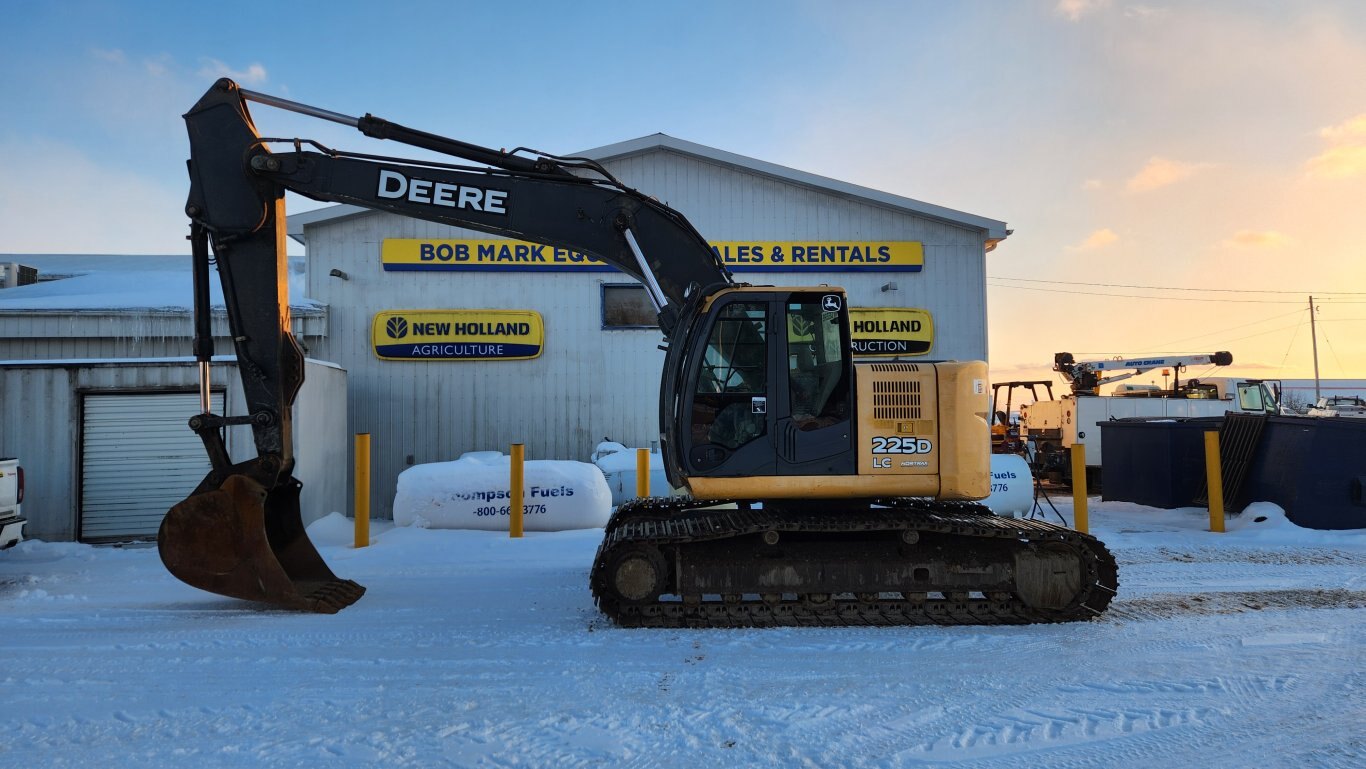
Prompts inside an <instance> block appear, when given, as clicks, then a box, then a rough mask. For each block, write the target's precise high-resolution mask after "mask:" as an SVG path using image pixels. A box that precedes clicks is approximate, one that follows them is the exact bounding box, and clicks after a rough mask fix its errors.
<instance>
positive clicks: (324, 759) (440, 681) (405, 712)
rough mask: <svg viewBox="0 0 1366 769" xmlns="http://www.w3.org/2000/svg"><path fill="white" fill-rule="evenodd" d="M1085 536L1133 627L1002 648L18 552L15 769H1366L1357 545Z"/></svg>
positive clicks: (2, 688)
mask: <svg viewBox="0 0 1366 769" xmlns="http://www.w3.org/2000/svg"><path fill="white" fill-rule="evenodd" d="M1059 507H1060V509H1061V510H1062V512H1063V514H1064V515H1069V516H1070V510H1069V509H1068V508H1067V507H1066V506H1065V505H1063V504H1059ZM1256 517H1263V518H1264V520H1262V521H1261V522H1253V518H1256ZM1091 520H1092V530H1093V532H1094V533H1096V534H1097V535H1099V536H1100V537H1101V538H1102V539H1103V540H1105V541H1106V542H1107V544H1108V545H1109V546H1110V547H1111V549H1112V550H1113V551H1114V552H1115V553H1116V555H1117V557H1118V559H1119V563H1120V579H1121V582H1122V585H1121V589H1120V595H1119V597H1118V599H1117V600H1116V602H1115V604H1114V606H1113V607H1112V609H1111V610H1110V611H1109V612H1108V613H1107V614H1106V615H1105V616H1104V617H1103V618H1101V619H1099V620H1096V621H1093V622H1088V623H1082V624H1071V625H1060V626H1028V627H1001V628H981V627H944V628H923V627H918V628H891V629H887V628H881V629H878V628H822V629H777V630H716V631H677V630H668V631H650V630H620V629H616V628H614V627H612V626H611V625H610V624H608V623H606V622H605V621H604V620H603V619H602V618H601V617H600V616H599V614H598V613H597V612H596V611H595V609H594V608H593V605H592V602H591V599H590V597H589V593H588V588H587V571H588V567H589V564H590V561H591V559H592V557H593V553H594V550H595V549H596V547H597V543H598V539H599V536H600V531H598V530H585V531H576V532H560V533H533V534H529V535H528V536H527V537H526V538H525V539H522V540H509V539H508V538H507V537H506V536H505V535H502V534H497V533H491V532H474V531H450V530H435V529H417V528H389V527H380V526H377V527H376V528H375V529H374V532H375V534H374V544H373V545H372V546H371V547H369V548H364V549H360V550H355V549H352V548H351V547H350V544H349V543H350V540H351V531H350V528H349V525H348V522H347V521H346V520H345V519H343V518H341V517H340V516H332V517H329V518H325V519H323V520H322V521H319V522H318V523H316V524H314V526H313V527H312V528H311V529H310V533H311V535H312V536H313V537H314V539H315V541H317V542H318V543H319V546H320V550H321V551H322V553H323V555H324V557H326V558H327V559H328V561H329V562H330V563H331V564H332V566H333V568H334V569H335V570H336V571H337V572H338V573H339V574H340V575H342V576H345V577H350V578H354V579H356V580H358V581H359V582H361V583H362V584H364V585H366V586H367V587H368V589H369V592H368V593H367V594H366V595H365V597H364V598H362V599H361V601H360V602H359V603H357V604H356V605H354V606H352V607H351V608H349V609H346V610H345V611H343V612H342V613H341V614H338V615H335V616H317V615H307V614H293V613H288V612H283V611H275V610H270V609H264V608H262V607H259V606H253V605H248V604H243V603H241V602H237V601H233V600H229V599H226V598H220V597H217V596H214V595H210V594H207V593H202V592H198V591H196V590H194V589H193V588H190V587H187V586H185V585H182V584H181V583H179V582H177V581H176V580H175V579H173V578H172V577H171V576H169V575H168V574H167V573H166V572H165V571H164V570H163V568H162V566H161V564H160V562H159V560H158V559H157V555H156V551H155V549H154V548H147V547H140V548H125V549H118V548H93V547H88V546H84V545H77V544H70V543H62V544H52V543H41V542H27V543H23V544H21V545H20V546H18V547H17V548H14V549H11V550H8V551H4V552H0V639H3V640H2V641H0V643H3V649H4V652H5V654H4V665H3V668H0V734H3V737H0V766H3V767H61V766H79V767H90V766H99V767H130V766H147V767H194V769H207V768H208V767H295V766H312V765H326V766H355V767H360V766H378V767H428V766H471V767H472V766H522V767H542V766H543V767H556V769H565V768H568V767H577V766H624V767H655V766H661V767H713V766H747V767H787V766H794V767H796V766H809V767H825V766H870V767H873V766H875V767H900V766H930V765H934V766H961V767H967V766H973V767H979V766H980V767H988V766H990V767H1147V766H1152V767H1159V766H1160V767H1199V768H1200V769H1215V768H1216V767H1249V766H1255V767H1258V769H1268V768H1270V767H1302V766H1323V767H1342V768H1343V769H1346V768H1347V767H1361V766H1366V729H1363V727H1366V531H1352V532H1317V531H1308V530H1303V529H1298V528H1296V527H1294V526H1293V525H1291V524H1289V523H1288V522H1286V521H1285V519H1284V517H1283V516H1281V515H1279V511H1278V510H1277V509H1275V508H1274V507H1271V506H1260V507H1259V508H1258V509H1256V510H1251V511H1249V512H1247V513H1244V515H1243V516H1241V517H1240V518H1239V519H1237V520H1233V521H1231V522H1230V532H1229V533H1228V534H1225V535H1217V534H1211V533H1208V532H1205V531H1204V528H1205V526H1206V519H1205V516H1204V511H1202V510H1191V509H1187V510H1178V511H1159V510H1151V509H1146V508H1141V507H1136V506H1133V505H1122V504H1112V503H1098V504H1096V505H1095V507H1094V509H1093V510H1092V515H1091Z"/></svg>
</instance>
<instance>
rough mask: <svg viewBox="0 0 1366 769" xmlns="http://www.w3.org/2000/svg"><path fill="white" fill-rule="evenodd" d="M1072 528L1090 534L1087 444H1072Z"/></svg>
mask: <svg viewBox="0 0 1366 769" xmlns="http://www.w3.org/2000/svg"><path fill="white" fill-rule="evenodd" d="M1072 527H1073V528H1074V529H1076V530H1077V531H1080V532H1081V533H1082V534H1090V533H1091V531H1090V529H1091V515H1090V513H1089V512H1087V510H1086V444H1084V443H1074V444H1072Z"/></svg>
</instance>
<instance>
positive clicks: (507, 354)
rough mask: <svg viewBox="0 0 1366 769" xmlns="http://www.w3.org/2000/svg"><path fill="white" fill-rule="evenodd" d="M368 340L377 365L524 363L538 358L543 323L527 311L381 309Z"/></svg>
mask: <svg viewBox="0 0 1366 769" xmlns="http://www.w3.org/2000/svg"><path fill="white" fill-rule="evenodd" d="M370 339H371V343H372V345H373V346H374V350H375V355H376V356H377V357H379V358H381V359H383V360H526V359H528V358H535V357H536V356H538V355H540V354H541V345H542V343H543V341H544V339H545V324H544V323H543V322H542V320H541V316H540V314H539V313H536V312H533V311H531V310H387V311H384V312H379V313H376V314H375V321H374V324H373V325H372V326H371V332H370Z"/></svg>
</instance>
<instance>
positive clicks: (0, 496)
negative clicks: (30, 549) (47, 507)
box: [0, 457, 28, 550]
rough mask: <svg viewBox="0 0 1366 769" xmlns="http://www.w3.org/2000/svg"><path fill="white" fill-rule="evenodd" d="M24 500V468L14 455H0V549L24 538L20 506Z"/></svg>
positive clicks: (23, 520) (25, 521)
mask: <svg viewBox="0 0 1366 769" xmlns="http://www.w3.org/2000/svg"><path fill="white" fill-rule="evenodd" d="M23 501H24V468H22V467H20V466H19V460H18V459H15V458H14V457H0V550H3V549H5V548H7V547H13V546H14V545H16V544H18V543H19V542H20V541H21V540H23V538H24V524H26V523H28V521H27V520H25V519H24V518H21V517H19V506H20V504H22V503H23Z"/></svg>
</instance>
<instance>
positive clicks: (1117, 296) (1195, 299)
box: [987, 283, 1366, 304]
mask: <svg viewBox="0 0 1366 769" xmlns="http://www.w3.org/2000/svg"><path fill="white" fill-rule="evenodd" d="M987 285H988V286H992V287H994V288H1013V289H1016V290H1018V291H1042V292H1043V293H1046V294H1081V295H1084V296H1106V297H1110V298H1111V299H1147V300H1149V301H1164V302H1223V303H1228V302H1233V303H1238V304H1304V302H1302V301H1297V300H1291V299H1210V298H1204V297H1187V296H1144V295H1142V294H1106V293H1101V292H1099V291H1069V290H1067V289H1063V288H1035V287H1033V286H1011V285H1008V284H1005V283H987ZM1335 304H1366V301H1362V302H1335Z"/></svg>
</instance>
